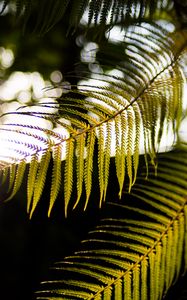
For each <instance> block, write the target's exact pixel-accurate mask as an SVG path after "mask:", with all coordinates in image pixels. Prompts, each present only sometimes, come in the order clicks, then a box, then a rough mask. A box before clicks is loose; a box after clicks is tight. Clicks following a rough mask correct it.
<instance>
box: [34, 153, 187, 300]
mask: <svg viewBox="0 0 187 300" xmlns="http://www.w3.org/2000/svg"><path fill="white" fill-rule="evenodd" d="M179 153H180V157H181V158H182V160H183V162H182V160H181V161H180V162H179V161H178V160H177V157H178V155H179ZM159 158H160V159H159V165H158V174H159V176H160V177H158V178H157V181H156V182H157V185H156V184H155V182H153V181H152V178H153V176H154V175H153V174H152V175H150V178H149V179H145V177H144V175H141V176H139V177H138V179H137V183H135V185H134V187H132V192H133V190H135V192H134V194H133V195H129V194H128V193H127V192H125V191H124V193H123V198H122V202H121V203H120V204H118V203H116V202H111V203H108V204H106V205H107V210H105V209H103V214H104V218H103V219H101V221H100V225H98V226H97V227H96V228H95V230H92V231H90V232H89V233H88V239H87V240H85V241H83V243H82V247H81V249H80V250H79V251H77V252H75V254H74V255H72V256H69V257H66V258H65V259H64V260H63V261H61V262H58V263H56V264H55V265H54V268H53V269H54V270H55V273H54V275H53V276H54V277H56V278H59V276H60V278H61V279H54V282H53V280H51V281H45V282H43V283H42V285H41V291H38V292H37V299H44V300H45V299H48V298H49V297H54V296H55V294H56V293H57V291H58V290H60V291H61V295H66V297H68V296H69V297H70V296H71V295H72V291H73V293H76V292H77V295H79V296H80V299H89V300H93V299H102V300H103V299H109V300H111V299H116V300H120V299H124V298H125V299H129V300H130V299H136V300H139V299H143V300H148V299H154V300H157V299H162V297H163V295H165V294H166V292H167V290H168V289H169V287H170V286H171V284H172V283H174V282H175V281H176V279H177V278H178V276H179V274H180V273H181V272H183V271H184V266H182V261H184V260H185V257H186V248H185V244H186V235H185V230H186V223H185V222H184V219H186V201H187V182H186V180H183V182H182V185H181V182H178V183H176V185H173V184H172V177H171V176H170V177H167V176H166V178H165V179H163V177H162V174H166V173H165V172H163V171H162V170H163V169H164V166H165V165H166V166H167V164H168V162H170V169H171V171H172V172H173V178H174V177H175V171H177V172H179V173H180V177H181V178H182V177H183V175H184V176H185V175H186V171H185V170H184V169H183V168H182V169H181V166H182V165H184V164H185V167H187V152H186V151H181V152H176V153H175V152H174V153H171V154H170V153H166V154H163V155H160V157H159ZM175 158H176V159H175ZM172 162H173V164H172ZM159 166H161V170H160V169H159ZM170 180H171V182H170ZM140 182H141V186H142V191H143V192H144V191H147V190H148V191H151V189H152V188H153V190H152V193H150V194H149V193H148V194H145V196H144V197H143V198H142V199H141V198H139V197H138V195H139V190H138V191H136V185H139V184H140ZM165 183H166V185H165V190H166V191H167V190H168V183H171V184H170V185H169V192H170V193H171V194H173V197H170V196H169V195H170V194H168V195H167V196H166V194H167V193H166V194H165V197H162V190H161V191H159V186H161V188H162V189H163V187H162V186H163V185H164V184H165ZM155 188H157V189H155ZM176 188H179V189H176ZM154 194H155V197H154V201H153V200H152V199H153V195H154ZM156 195H159V196H160V197H159V199H158V200H157V199H156ZM175 195H176V196H178V195H180V197H181V198H180V201H179V203H180V204H179V206H178V205H177V206H175V205H171V202H173V203H175ZM131 198H133V199H131ZM144 200H146V204H145V201H144ZM167 200H168V201H169V203H170V205H171V206H172V207H173V209H171V212H170V214H169V211H167V210H165V209H164V208H165V207H167ZM123 201H124V203H125V204H124V203H123ZM158 203H160V204H161V205H160V206H158V205H157V204H158ZM134 208H136V215H134V212H135V210H134ZM166 212H167V213H166ZM174 212H175V213H174ZM160 216H162V217H163V220H164V223H163V222H162V218H160ZM185 271H187V269H186V265H185ZM66 280H67V281H66ZM65 281H66V284H65V286H64V282H65ZM79 281H80V285H79V284H78V282H79ZM73 282H75V284H73ZM92 286H93V287H92ZM54 287H55V288H54ZM80 290H81V291H80ZM85 290H86V291H87V295H86V294H85V295H84V294H83V292H85ZM56 295H57V294H56ZM79 296H77V298H78V297H79ZM58 297H59V298H60V299H64V298H63V296H62V297H60V295H58ZM72 299H74V298H72Z"/></svg>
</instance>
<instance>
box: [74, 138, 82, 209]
mask: <svg viewBox="0 0 187 300" xmlns="http://www.w3.org/2000/svg"><path fill="white" fill-rule="evenodd" d="M76 143H77V146H76V150H77V201H76V203H75V204H74V207H73V208H75V207H76V205H77V204H78V203H79V200H80V197H81V194H82V187H83V180H84V152H85V137H84V135H82V134H81V135H79V136H78V137H77V139H76Z"/></svg>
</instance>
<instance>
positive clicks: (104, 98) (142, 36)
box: [0, 23, 187, 214]
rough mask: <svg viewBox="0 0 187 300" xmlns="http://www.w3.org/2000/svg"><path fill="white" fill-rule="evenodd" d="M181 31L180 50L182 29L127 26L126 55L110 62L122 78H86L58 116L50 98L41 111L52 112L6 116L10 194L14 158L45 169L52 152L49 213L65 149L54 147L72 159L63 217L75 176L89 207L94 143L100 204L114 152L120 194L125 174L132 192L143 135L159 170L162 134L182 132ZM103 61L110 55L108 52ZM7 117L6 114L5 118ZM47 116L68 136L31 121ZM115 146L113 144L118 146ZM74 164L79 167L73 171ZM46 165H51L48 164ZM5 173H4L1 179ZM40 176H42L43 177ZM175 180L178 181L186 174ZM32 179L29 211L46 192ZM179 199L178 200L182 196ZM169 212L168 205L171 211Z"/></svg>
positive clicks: (183, 38) (67, 164)
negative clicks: (169, 30)
mask: <svg viewBox="0 0 187 300" xmlns="http://www.w3.org/2000/svg"><path fill="white" fill-rule="evenodd" d="M177 36H178V40H177V46H175V47H174V44H173V41H174V40H175V39H176V33H173V34H170V33H167V32H166V31H165V30H164V29H163V28H162V27H159V26H158V25H156V24H151V25H148V24H145V23H142V24H139V25H136V26H135V27H134V28H133V30H132V28H129V31H127V33H126V37H125V42H124V43H123V44H122V47H123V50H124V53H125V54H124V53H123V55H122V57H121V56H119V57H118V55H117V56H116V58H115V59H114V63H115V62H116V61H118V63H117V65H115V66H113V65H112V63H111V68H114V71H117V72H119V74H120V75H116V74H115V73H114V74H112V73H111V74H108V73H104V74H95V75H96V76H97V78H96V79H95V82H96V83H95V84H92V81H90V80H91V79H89V78H87V77H86V76H85V82H83V83H82V84H81V83H80V84H79V86H78V88H74V87H73V88H72V92H73V94H74V96H73V97H71V93H67V94H64V95H63V97H62V99H58V104H56V106H55V109H56V111H57V112H56V113H54V103H53V104H51V103H50V102H49V104H48V105H47V104H46V103H45V104H43V105H42V104H41V108H42V109H43V108H44V107H45V106H47V112H46V113H44V112H43V111H41V108H40V107H38V108H37V107H36V109H35V107H34V108H33V110H32V111H30V110H28V111H26V109H25V108H24V109H23V110H22V111H21V110H19V111H17V112H15V113H9V114H7V115H4V116H2V118H3V117H4V118H5V121H4V124H3V125H1V128H0V130H1V135H2V143H3V145H5V149H7V153H6V156H7V154H8V158H6V156H5V154H3V155H2V157H1V161H2V162H4V163H5V164H6V165H5V166H4V165H2V166H1V169H2V170H3V169H5V168H6V167H7V168H10V171H9V174H10V176H9V177H10V179H9V192H10V191H11V189H12V185H13V181H14V179H15V176H14V168H15V163H16V164H19V162H21V161H25V162H28V163H30V162H31V161H32V164H34V160H37V161H38V167H37V168H38V172H39V170H40V165H41V162H40V160H39V157H40V153H42V155H44V154H45V152H46V153H47V152H48V153H51V156H53V164H54V167H53V171H52V176H51V177H52V185H51V193H50V209H49V214H50V212H51V209H52V207H53V205H54V203H55V201H56V198H57V195H58V192H59V190H60V183H61V172H60V152H59V153H58V155H56V152H55V151H54V149H60V147H61V148H62V156H63V155H64V158H65V160H66V162H65V168H64V170H63V173H62V177H63V174H64V204H65V214H67V210H68V206H69V203H70V201H71V195H72V191H73V185H72V182H73V180H75V182H76V183H75V186H76V187H77V199H76V200H75V201H74V203H73V206H74V208H75V207H76V206H77V205H78V203H79V202H80V201H81V195H82V191H83V190H84V189H85V191H86V199H85V205H84V208H85V209H86V207H87V205H88V201H89V198H90V194H91V192H92V172H93V160H94V159H95V156H94V149H96V142H97V148H98V151H97V153H96V155H97V161H98V168H97V172H98V182H99V187H100V206H101V205H102V203H103V202H104V200H105V197H106V194H107V186H108V178H109V169H110V155H111V154H112V152H113V153H114V152H115V165H116V174H117V179H118V183H119V196H121V195H122V190H123V186H124V180H125V177H127V182H128V187H129V191H130V190H131V188H132V186H133V184H134V183H135V181H136V176H137V170H138V164H139V154H140V145H141V138H143V140H144V152H145V161H146V164H147V165H148V161H149V160H150V161H151V163H152V164H153V165H154V166H155V168H156V167H157V163H156V160H155V158H156V152H157V151H158V150H159V144H160V141H161V138H162V137H163V134H164V131H167V129H168V126H170V127H173V133H176V132H177V130H178V128H179V123H180V122H179V121H180V116H181V112H182V99H181V97H182V93H183V88H184V83H185V77H184V74H183V70H182V69H181V67H180V58H181V56H183V55H184V56H185V55H186V52H185V51H186V50H185V49H186V47H187V43H186V33H185V32H184V33H180V34H179V33H177ZM145 49H146V50H145ZM113 56H115V54H112V59H113ZM105 58H106V60H107V55H106V56H105ZM85 75H86V74H85ZM97 82H98V83H99V84H97ZM101 83H102V85H101ZM75 95H76V97H75ZM179 96H180V97H179ZM50 109H51V110H50ZM22 115H24V116H27V117H28V124H23V123H22V121H21V119H20V121H19V122H18V121H16V122H15V123H13V122H10V121H8V120H10V118H11V117H14V118H15V116H18V117H21V116H22ZM6 117H8V120H7V121H6ZM42 119H44V120H46V121H47V122H48V123H51V122H53V124H55V125H56V126H58V127H59V128H61V129H62V131H65V134H64V136H63V135H62V134H58V133H56V132H55V130H52V129H48V128H46V127H45V126H44V125H43V126H34V125H33V120H38V121H39V120H42ZM29 122H30V123H29ZM167 124H169V125H167ZM28 137H29V139H28ZM0 138H1V136H0ZM113 144H114V145H115V149H112V147H113ZM58 147H59V148H58ZM59 151H60V150H59ZM9 153H10V154H9ZM53 154H54V155H53ZM32 157H33V159H32ZM34 157H35V158H34ZM57 157H58V158H57ZM57 161H58V163H57ZM74 161H75V162H76V164H74ZM11 165H12V167H11ZM57 165H58V166H57ZM74 165H76V167H75V168H74ZM47 166H48V164H46V167H47ZM33 172H34V170H33ZM33 172H30V173H29V174H30V175H29V176H34V175H33V174H34V173H33ZM41 172H42V171H41ZM46 172H47V169H46V170H45V172H44V173H45V174H46ZM44 173H43V174H44ZM4 174H5V173H4ZM55 174H56V175H55ZM126 175H127V176H126ZM162 176H163V177H164V176H166V175H162ZM169 176H170V172H169V171H168V174H167V178H168V180H170V179H171V178H170V177H169ZM3 177H4V175H3V173H2V180H3ZM42 178H43V180H44V178H45V176H44V177H42ZM177 178H178V179H177V180H178V181H179V180H180V178H179V177H177ZM153 180H154V179H153ZM32 181H33V179H31V182H30V183H29V182H28V184H29V187H28V189H27V191H28V194H29V193H30V194H29V195H28V209H29V207H30V210H32V212H33V209H32V208H33V207H36V204H37V203H38V201H39V198H40V197H39V196H40V195H41V191H42V189H41V186H40V192H39V190H38V191H37V190H36V187H37V185H36V186H35V185H33V182H32ZM174 182H175V180H174ZM43 184H44V183H43ZM43 184H42V185H43ZM146 193H148V190H147V191H146ZM33 194H34V195H35V196H34V199H35V201H34V203H35V204H34V206H32V200H31V199H32V197H33ZM36 195H37V196H36ZM8 196H9V195H8ZM8 196H7V197H8ZM139 197H143V195H139ZM155 197H156V196H155ZM175 197H179V195H177V196H175ZM71 203H72V202H71ZM158 205H159V204H158ZM31 207H32V208H31ZM165 210H166V208H165ZM168 210H170V209H169V208H168Z"/></svg>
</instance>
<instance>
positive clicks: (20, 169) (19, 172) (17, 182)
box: [6, 160, 26, 201]
mask: <svg viewBox="0 0 187 300" xmlns="http://www.w3.org/2000/svg"><path fill="white" fill-rule="evenodd" d="M25 169H26V162H25V161H24V160H23V161H21V162H20V164H19V165H17V166H16V168H15V174H14V175H13V174H12V175H10V176H11V179H10V180H11V181H12V182H13V183H14V184H13V188H12V192H11V194H10V196H9V197H8V198H7V199H6V201H9V200H10V199H12V198H13V197H14V196H15V195H16V193H17V191H18V190H19V188H20V186H21V183H22V180H23V176H24V173H25ZM10 186H11V184H10V185H9V187H10Z"/></svg>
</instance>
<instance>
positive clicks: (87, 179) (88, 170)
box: [84, 130, 95, 209]
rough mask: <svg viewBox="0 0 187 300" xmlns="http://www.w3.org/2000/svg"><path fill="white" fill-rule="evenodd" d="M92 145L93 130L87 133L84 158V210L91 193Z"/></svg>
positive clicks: (93, 139) (93, 143)
mask: <svg viewBox="0 0 187 300" xmlns="http://www.w3.org/2000/svg"><path fill="white" fill-rule="evenodd" d="M94 145H95V132H94V131H93V130H91V131H90V132H89V133H88V141H87V156H86V162H85V187H86V203H85V206H84V209H86V207H87V204H88V200H89V197H90V193H91V186H92V170H93V155H94Z"/></svg>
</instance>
